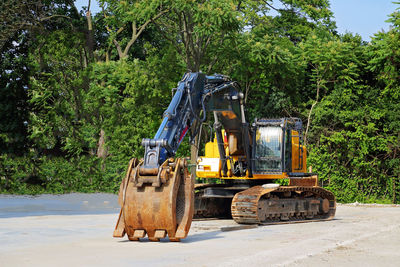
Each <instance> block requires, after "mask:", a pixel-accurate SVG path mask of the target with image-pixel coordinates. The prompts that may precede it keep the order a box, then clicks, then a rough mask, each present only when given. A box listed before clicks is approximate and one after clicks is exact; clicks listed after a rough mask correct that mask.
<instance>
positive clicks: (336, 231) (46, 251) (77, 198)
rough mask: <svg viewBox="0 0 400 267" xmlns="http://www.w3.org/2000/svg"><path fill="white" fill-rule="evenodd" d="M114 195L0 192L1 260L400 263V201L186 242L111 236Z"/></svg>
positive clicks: (201, 227) (211, 231)
mask: <svg viewBox="0 0 400 267" xmlns="http://www.w3.org/2000/svg"><path fill="white" fill-rule="evenodd" d="M117 212H118V204H117V200H116V196H114V195H107V194H70V195H62V196H50V195H44V196H40V197H33V198H32V197H14V196H4V195H3V196H0V266H399V265H400V207H398V206H397V207H395V206H387V205H375V206H374V205H372V206H371V205H339V206H338V209H337V213H336V214H337V215H336V217H335V220H332V221H328V222H314V223H301V224H286V225H275V226H263V227H258V228H254V229H247V230H240V231H233V232H221V231H220V229H221V227H225V226H233V225H235V223H234V222H233V221H232V220H209V221H195V222H194V223H193V224H192V228H191V231H190V233H189V237H188V238H186V239H184V240H182V242H180V243H172V242H167V240H164V241H163V242H160V243H153V242H148V241H146V240H144V241H143V242H129V241H127V239H126V238H124V239H113V238H112V237H111V236H112V231H113V228H114V225H115V222H116V219H117Z"/></svg>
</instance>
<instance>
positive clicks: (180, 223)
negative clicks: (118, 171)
mask: <svg viewBox="0 0 400 267" xmlns="http://www.w3.org/2000/svg"><path fill="white" fill-rule="evenodd" d="M142 165H143V162H142V161H141V162H138V160H137V159H132V160H131V161H130V162H129V167H128V171H127V174H126V177H125V178H124V179H123V181H122V183H121V186H120V190H119V196H118V201H119V204H120V205H121V211H120V213H119V217H118V222H117V225H116V227H115V230H114V234H113V236H114V237H123V236H124V235H125V233H126V234H127V236H128V239H129V240H131V241H138V240H139V239H140V238H144V237H145V236H146V234H147V236H148V238H149V240H150V241H159V240H160V239H161V238H165V237H166V236H167V235H168V238H169V240H170V241H180V239H182V238H185V237H186V236H187V235H188V232H189V229H190V225H191V223H192V218H193V212H194V181H193V179H192V177H191V175H190V173H189V171H188V169H187V162H186V160H185V159H180V158H178V159H176V160H174V159H168V160H166V161H165V162H164V163H163V164H162V165H161V166H160V168H158V169H145V168H142Z"/></svg>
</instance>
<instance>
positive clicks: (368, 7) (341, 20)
mask: <svg viewBox="0 0 400 267" xmlns="http://www.w3.org/2000/svg"><path fill="white" fill-rule="evenodd" d="M392 1H393V0H331V1H330V3H331V10H332V12H333V13H334V17H335V21H336V26H337V30H338V32H339V33H346V32H351V33H354V34H356V33H357V34H359V35H361V37H362V39H363V40H364V41H370V40H371V37H372V36H373V35H374V34H375V33H377V32H379V31H382V30H384V31H388V30H389V25H390V24H389V23H387V22H385V20H387V19H388V15H390V14H391V13H393V12H394V11H395V9H396V8H397V7H400V5H396V4H393V3H392ZM91 2H92V4H91V5H92V8H91V9H92V12H93V13H97V12H98V11H99V10H100V8H99V6H98V2H97V1H95V0H91ZM87 4H88V0H76V1H75V5H76V6H77V7H78V9H79V10H80V9H81V7H82V6H87Z"/></svg>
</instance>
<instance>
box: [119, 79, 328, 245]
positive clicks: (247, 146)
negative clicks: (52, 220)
mask: <svg viewBox="0 0 400 267" xmlns="http://www.w3.org/2000/svg"><path fill="white" fill-rule="evenodd" d="M173 91H174V92H175V93H174V96H173V98H172V100H171V102H170V104H169V106H168V108H167V109H166V110H165V112H164V114H163V118H162V122H161V124H160V127H159V129H158V131H157V132H156V134H155V136H154V138H152V139H143V140H142V145H143V147H144V150H145V152H144V157H143V159H141V160H138V159H136V158H133V159H131V160H130V162H129V165H128V170H127V173H126V176H125V178H124V179H123V180H122V182H121V185H120V190H119V194H118V201H119V204H120V206H121V210H120V213H119V217H118V220H117V224H116V226H115V230H114V233H113V236H114V237H123V236H124V235H125V234H126V235H127V237H128V239H129V240H131V241H139V240H141V239H142V238H145V237H146V235H147V237H148V239H149V240H150V241H160V239H163V238H166V237H167V236H168V239H169V240H170V241H180V240H181V239H183V238H186V237H187V235H188V232H189V229H190V226H191V223H192V220H193V218H194V217H195V218H196V217H197V218H199V217H200V218H204V217H205V218H207V217H224V216H228V217H230V216H231V217H232V218H233V220H234V221H235V222H237V223H238V224H259V225H264V224H279V223H295V222H304V221H321V220H330V219H332V218H333V217H334V215H335V211H336V200H335V196H334V195H333V194H332V193H331V192H330V191H328V190H326V189H324V188H322V187H320V186H318V176H317V175H316V174H314V173H310V172H307V151H306V147H305V146H303V144H302V143H303V142H302V140H303V137H302V121H301V120H300V119H298V118H279V119H264V118H261V119H255V120H254V122H253V123H251V124H250V123H249V122H247V121H246V116H245V108H244V96H243V93H241V91H240V86H239V84H238V83H237V82H235V81H232V80H231V79H230V78H229V77H228V76H224V75H221V74H214V75H211V76H208V75H205V74H204V73H201V72H187V73H185V74H184V76H183V78H182V79H181V81H180V82H179V83H178V86H177V88H174V89H173ZM207 113H212V114H213V117H214V124H213V127H212V128H213V130H214V131H215V134H214V135H212V136H215V137H214V138H213V140H211V141H209V142H207V143H206V145H205V149H204V151H205V155H204V156H201V157H198V159H197V162H196V176H197V177H198V178H204V179H202V180H206V181H217V183H215V182H214V183H203V184H195V178H194V176H193V175H191V173H190V172H189V170H188V161H187V159H185V158H175V155H176V152H177V150H178V148H179V146H180V144H181V142H182V140H183V139H184V137H185V135H186V134H187V133H190V134H189V135H190V140H192V142H193V140H195V138H196V137H197V136H198V134H199V132H200V131H201V128H202V125H203V122H204V121H205V120H206V116H207ZM271 180H274V181H278V182H279V183H270V181H271Z"/></svg>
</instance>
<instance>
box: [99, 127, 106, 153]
mask: <svg viewBox="0 0 400 267" xmlns="http://www.w3.org/2000/svg"><path fill="white" fill-rule="evenodd" d="M97 157H99V158H101V159H105V158H106V157H107V147H106V133H105V132H104V130H103V129H101V130H100V137H99V142H98V143H97Z"/></svg>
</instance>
